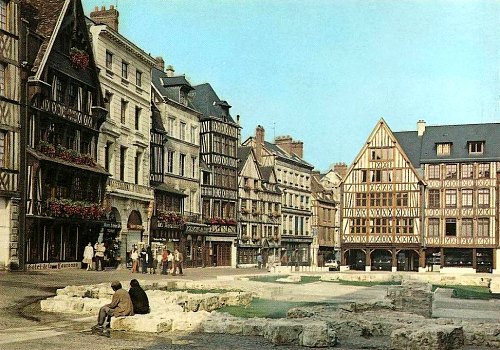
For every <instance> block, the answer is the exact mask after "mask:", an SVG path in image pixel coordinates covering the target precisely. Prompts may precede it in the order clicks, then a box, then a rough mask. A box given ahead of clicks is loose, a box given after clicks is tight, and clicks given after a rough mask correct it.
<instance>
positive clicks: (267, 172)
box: [259, 166, 274, 182]
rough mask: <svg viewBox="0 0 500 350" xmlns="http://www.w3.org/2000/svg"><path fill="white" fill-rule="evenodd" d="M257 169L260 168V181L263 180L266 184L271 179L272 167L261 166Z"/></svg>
mask: <svg viewBox="0 0 500 350" xmlns="http://www.w3.org/2000/svg"><path fill="white" fill-rule="evenodd" d="M259 168H260V172H261V174H262V179H264V181H266V182H269V180H270V178H271V174H272V173H273V169H274V167H272V166H261V167H259Z"/></svg>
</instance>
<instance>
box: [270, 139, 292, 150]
mask: <svg viewBox="0 0 500 350" xmlns="http://www.w3.org/2000/svg"><path fill="white" fill-rule="evenodd" d="M274 144H275V145H276V146H279V147H281V148H282V149H283V150H284V151H285V152H287V153H290V154H292V137H291V136H288V135H287V136H276V138H275V139H274Z"/></svg>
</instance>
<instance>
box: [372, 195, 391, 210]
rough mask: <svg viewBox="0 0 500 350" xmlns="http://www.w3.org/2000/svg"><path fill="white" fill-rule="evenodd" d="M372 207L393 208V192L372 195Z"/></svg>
mask: <svg viewBox="0 0 500 350" xmlns="http://www.w3.org/2000/svg"><path fill="white" fill-rule="evenodd" d="M370 206H372V207H390V206H392V193H391V192H373V193H370Z"/></svg>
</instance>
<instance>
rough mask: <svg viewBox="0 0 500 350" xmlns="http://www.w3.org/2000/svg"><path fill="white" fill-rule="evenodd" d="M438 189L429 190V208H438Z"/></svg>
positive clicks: (439, 203) (439, 204)
mask: <svg viewBox="0 0 500 350" xmlns="http://www.w3.org/2000/svg"><path fill="white" fill-rule="evenodd" d="M439 197H440V196H439V190H429V208H439V207H440V206H441V202H440V198H439Z"/></svg>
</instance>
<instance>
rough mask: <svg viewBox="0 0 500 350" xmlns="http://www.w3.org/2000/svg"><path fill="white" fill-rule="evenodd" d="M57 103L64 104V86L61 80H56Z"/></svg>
mask: <svg viewBox="0 0 500 350" xmlns="http://www.w3.org/2000/svg"><path fill="white" fill-rule="evenodd" d="M55 100H56V101H57V102H61V103H62V102H64V86H63V82H62V80H61V79H56V98H55Z"/></svg>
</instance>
